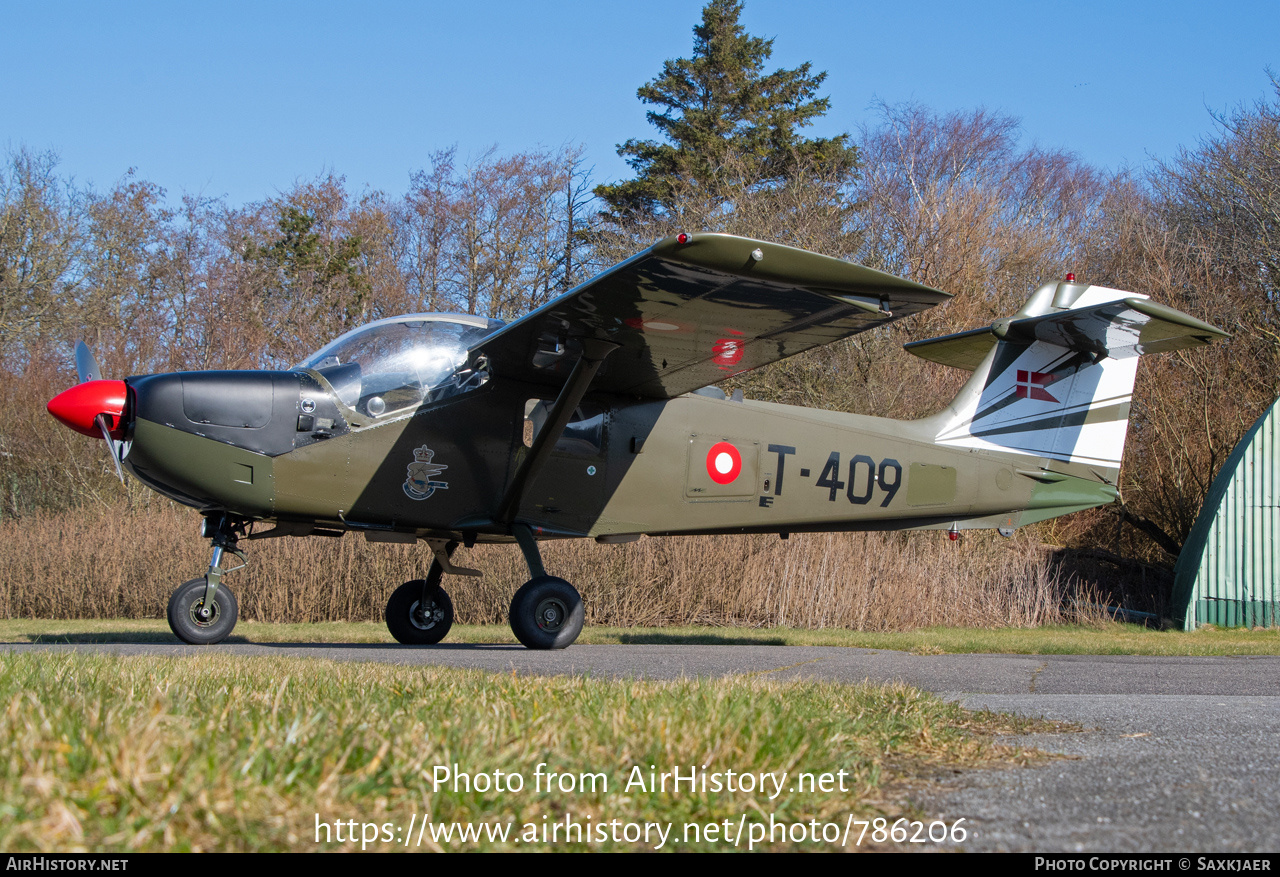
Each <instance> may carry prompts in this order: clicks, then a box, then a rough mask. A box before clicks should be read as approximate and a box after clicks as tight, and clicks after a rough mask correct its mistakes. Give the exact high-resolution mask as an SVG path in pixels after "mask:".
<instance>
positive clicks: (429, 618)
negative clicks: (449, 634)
mask: <svg viewBox="0 0 1280 877" xmlns="http://www.w3.org/2000/svg"><path fill="white" fill-rule="evenodd" d="M443 620H444V610H443V609H442V608H440V606H438V605H437V604H436V601H435V600H432V601H431V602H430V603H428V604H427V605H426V606H423V605H422V602H421V601H417V600H415V601H414V604H413V605H412V606H410V607H409V621H410V622H412V623H413V626H414V627H416V628H418V629H419V630H430V629H431V628H433V627H435V626H436V625H437V624H439V623H440V622H441V621H443Z"/></svg>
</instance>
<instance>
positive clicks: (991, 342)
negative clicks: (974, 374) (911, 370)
mask: <svg viewBox="0 0 1280 877" xmlns="http://www.w3.org/2000/svg"><path fill="white" fill-rule="evenodd" d="M999 340H1000V336H998V335H996V333H995V332H993V331H991V330H990V329H970V330H969V331H968V332H957V333H956V334H954V335H943V336H942V337H941V338H928V339H926V340H924V341H909V342H907V343H906V344H904V345H902V346H903V348H904V349H906V350H909V351H910V352H912V353H914V354H915V355H916V356H918V357H920V358H921V359H927V360H929V361H930V362H937V363H941V364H942V365H950V366H955V367H956V368H962V369H964V370H965V371H970V372H971V371H973V370H974V369H975V368H977V367H978V366H980V365H982V360H984V359H986V358H987V354H988V353H990V352H991V348H992V347H995V346H996V342H997V341H999Z"/></svg>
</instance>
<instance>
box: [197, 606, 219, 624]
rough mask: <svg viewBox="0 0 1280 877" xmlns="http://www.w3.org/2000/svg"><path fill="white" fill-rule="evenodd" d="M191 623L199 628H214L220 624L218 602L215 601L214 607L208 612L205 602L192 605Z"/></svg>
mask: <svg viewBox="0 0 1280 877" xmlns="http://www.w3.org/2000/svg"><path fill="white" fill-rule="evenodd" d="M191 621H192V622H193V623H194V624H195V625H196V626H197V627H213V625H215V624H217V623H218V601H217V600H214V601H213V606H212V607H211V608H210V609H209V611H208V612H206V611H205V608H204V600H197V601H195V602H194V603H192V604H191Z"/></svg>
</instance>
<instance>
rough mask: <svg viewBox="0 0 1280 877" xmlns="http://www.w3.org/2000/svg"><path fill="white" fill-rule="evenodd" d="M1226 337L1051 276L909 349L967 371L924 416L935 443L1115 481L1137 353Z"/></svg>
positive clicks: (1137, 301) (1142, 301)
mask: <svg viewBox="0 0 1280 877" xmlns="http://www.w3.org/2000/svg"><path fill="white" fill-rule="evenodd" d="M1225 336H1226V333H1225V332H1223V331H1221V330H1220V329H1216V328H1214V327H1213V326H1210V325H1209V324H1208V323H1203V322H1201V321H1200V320H1197V319H1195V318H1193V317H1190V316H1188V315H1186V314H1184V313H1182V312H1181V311H1176V310H1173V309H1172V308H1167V307H1164V306H1163V305H1158V304H1155V303H1153V302H1151V301H1150V300H1149V299H1148V298H1147V297H1146V296H1144V295H1138V294H1135V293H1131V292H1123V291H1121V290H1118V289H1108V288H1106V287H1103V286H1087V285H1083V284H1076V283H1056V284H1055V283H1050V284H1045V285H1044V286H1042V287H1040V288H1039V289H1038V290H1036V292H1035V293H1034V294H1033V295H1032V296H1031V298H1030V299H1029V300H1028V301H1027V303H1026V304H1025V305H1024V306H1023V307H1022V309H1021V310H1020V311H1018V313H1017V314H1015V315H1014V316H1013V317H1012V318H1010V319H1008V320H1000V321H998V322H996V323H994V324H993V325H992V326H990V327H989V328H988V329H979V330H975V331H971V332H964V333H961V334H959V335H949V336H946V337H944V338H934V339H930V340H928V341H919V342H914V343H912V344H908V345H907V349H908V350H910V351H911V352H912V353H915V354H916V355H918V356H921V357H923V358H925V359H929V360H932V361H935V362H941V363H944V364H947V365H954V366H958V367H960V368H966V369H971V370H972V371H973V377H972V378H970V379H969V381H968V383H966V384H965V386H964V388H963V389H962V390H961V391H960V394H959V395H958V396H957V397H956V398H955V400H954V401H953V402H952V403H951V404H950V405H949V406H948V407H947V408H946V409H944V410H943V411H940V412H939V413H937V414H935V415H933V417H931V418H929V422H930V425H931V426H932V427H933V428H934V429H935V438H934V440H935V441H936V442H937V443H938V444H940V445H947V446H952V447H969V448H986V449H990V450H1000V451H1012V452H1015V453H1021V454H1027V455H1029V456H1033V457H1036V458H1041V459H1049V460H1056V461H1061V462H1066V463H1079V464H1084V465H1087V466H1089V467H1091V468H1093V469H1094V470H1095V471H1097V473H1098V474H1099V475H1100V476H1102V477H1104V478H1106V479H1107V480H1109V481H1112V482H1114V480H1115V475H1116V474H1117V473H1118V471H1119V469H1120V460H1121V457H1122V456H1123V454H1124V440H1125V433H1126V431H1127V430H1128V426H1129V402H1130V399H1131V397H1132V394H1133V384H1134V378H1135V376H1136V374H1137V367H1138V357H1139V356H1141V355H1142V354H1145V353H1160V352H1164V351H1168V350H1177V349H1180V348H1184V347H1196V346H1200V345H1203V344H1208V343H1209V342H1211V341H1213V340H1215V339H1217V338H1222V337H1225Z"/></svg>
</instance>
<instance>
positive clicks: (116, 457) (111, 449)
mask: <svg viewBox="0 0 1280 877" xmlns="http://www.w3.org/2000/svg"><path fill="white" fill-rule="evenodd" d="M85 349H86V350H87V349H88V348H85ZM93 422H94V423H96V424H98V429H100V430H102V437H103V438H104V439H106V440H107V453H108V454H110V455H111V462H112V463H115V464H116V475H119V476H120V483H121V484H124V470H123V469H121V468H120V449H119V448H118V447H116V440H115V439H113V438H112V437H111V427H110V426H109V425H108V423H107V415H105V414H99V415H98V416H97V417H95V418H94V419H93Z"/></svg>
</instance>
